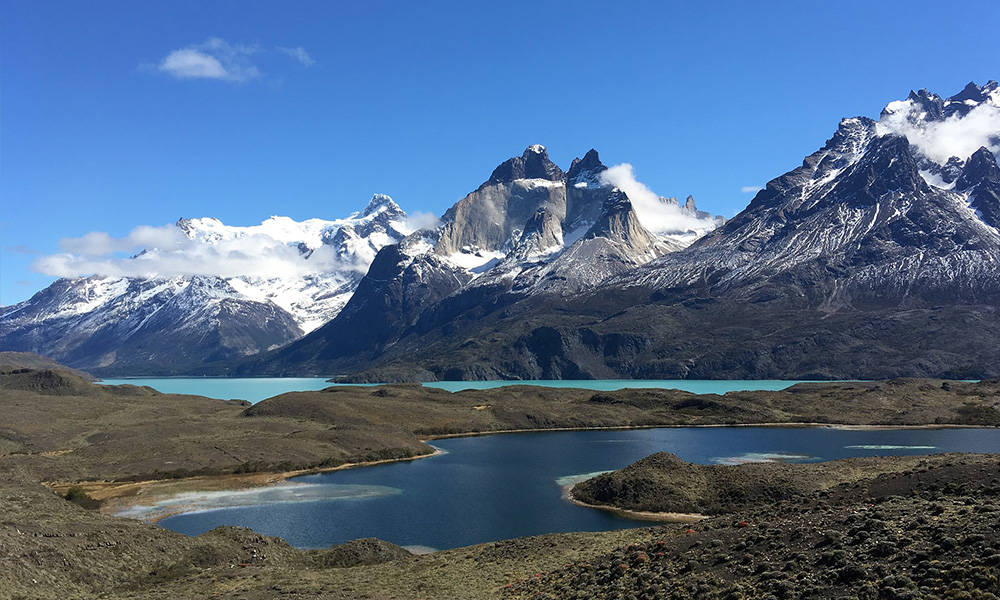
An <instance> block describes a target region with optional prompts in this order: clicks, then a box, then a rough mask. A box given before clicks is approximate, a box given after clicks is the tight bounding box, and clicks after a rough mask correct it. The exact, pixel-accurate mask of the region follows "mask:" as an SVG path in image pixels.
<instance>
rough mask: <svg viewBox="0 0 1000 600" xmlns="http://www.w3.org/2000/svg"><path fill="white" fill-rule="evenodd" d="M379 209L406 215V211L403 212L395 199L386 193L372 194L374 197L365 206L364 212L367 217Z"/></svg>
mask: <svg viewBox="0 0 1000 600" xmlns="http://www.w3.org/2000/svg"><path fill="white" fill-rule="evenodd" d="M379 211H381V212H385V213H390V214H393V215H402V216H406V213H404V212H403V209H401V208H400V207H399V205H398V204H396V203H395V202H394V201H393V199H392V198H390V197H389V196H387V195H385V194H374V195H373V196H372V199H371V200H369V201H368V206H366V207H365V210H364V212H363V213H362V214H363V215H364V216H366V217H367V216H369V215H371V214H373V213H376V212H379Z"/></svg>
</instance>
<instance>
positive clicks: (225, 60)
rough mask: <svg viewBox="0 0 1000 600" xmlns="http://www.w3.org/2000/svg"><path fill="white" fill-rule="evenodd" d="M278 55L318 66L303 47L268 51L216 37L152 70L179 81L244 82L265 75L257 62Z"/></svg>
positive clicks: (167, 58) (177, 53)
mask: <svg viewBox="0 0 1000 600" xmlns="http://www.w3.org/2000/svg"><path fill="white" fill-rule="evenodd" d="M275 56H287V57H290V58H292V59H294V60H295V61H297V62H298V63H299V64H301V65H303V66H307V67H308V66H311V65H313V64H315V63H316V61H315V60H313V58H312V57H311V56H310V55H309V53H308V52H307V51H306V49H305V48H303V47H302V46H296V47H295V48H285V47H277V48H274V49H273V50H266V49H264V48H261V47H260V46H257V45H251V44H234V43H230V42H227V41H226V40H224V39H222V38H217V37H216V38H210V39H208V40H207V41H205V42H204V43H201V44H194V45H191V46H186V47H184V48H180V49H178V50H173V51H171V52H170V53H169V54H167V55H166V56H165V57H164V58H163V59H162V60H160V62H159V63H157V64H156V65H152V67H153V68H154V69H155V70H157V71H160V72H161V73H166V74H167V75H170V76H171V77H174V78H175V79H217V80H220V81H231V82H235V83H243V82H247V81H250V80H253V79H259V78H262V77H263V76H264V72H263V71H262V70H261V69H260V68H259V67H258V66H257V64H256V63H255V61H258V60H259V59H265V58H267V57H271V58H272V60H273V57H275ZM148 66H150V65H147V67H148Z"/></svg>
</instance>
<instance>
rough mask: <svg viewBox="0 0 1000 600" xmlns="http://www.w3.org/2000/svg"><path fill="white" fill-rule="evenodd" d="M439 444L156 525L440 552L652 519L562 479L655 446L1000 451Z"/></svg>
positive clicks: (514, 437) (787, 431)
mask: <svg viewBox="0 0 1000 600" xmlns="http://www.w3.org/2000/svg"><path fill="white" fill-rule="evenodd" d="M434 445H435V446H437V447H439V448H441V449H442V450H444V451H445V452H446V454H441V455H438V456H434V457H431V458H424V459H420V460H415V461H410V462H402V463H391V464H385V465H378V466H373V467H364V468H359V469H350V470H345V471H337V472H332V473H326V474H321V475H310V476H306V477H299V478H296V479H295V480H293V481H292V482H290V483H288V484H283V485H281V486H278V487H276V488H271V489H267V488H265V489H263V490H255V491H248V492H239V493H237V494H235V495H234V494H222V493H215V494H206V495H204V497H203V498H201V499H196V501H195V502H193V504H196V505H199V506H204V507H207V508H211V507H218V506H227V505H231V504H240V505H241V506H231V507H227V508H215V509H211V510H204V511H201V512H193V513H187V514H183V515H179V516H175V517H170V518H167V519H164V520H162V521H160V525H162V526H163V527H166V528H168V529H173V530H175V531H179V532H182V533H186V534H189V535H197V534H200V533H203V532H205V531H208V530H210V529H213V528H215V527H218V526H220V525H241V526H244V527H250V528H252V529H254V530H255V531H258V532H260V533H264V534H267V535H275V536H280V537H282V538H284V539H285V540H287V541H288V542H290V543H291V544H293V545H295V546H297V547H300V548H319V547H325V546H330V545H332V544H339V543H343V542H346V541H348V540H352V539H356V538H362V537H372V536H374V537H378V538H381V539H384V540H388V541H390V542H393V543H396V544H399V545H402V546H411V547H412V546H422V547H430V548H434V549H444V548H455V547H459V546H466V545H470V544H477V543H481V542H487V541H492V540H499V539H507V538H513V537H520V536H528V535H539V534H543V533H552V532H566V531H604V530H610V529H620V528H625V527H639V526H645V525H648V523H643V522H638V521H631V520H628V519H624V518H621V517H617V516H614V515H612V514H609V513H606V512H603V511H599V510H594V509H588V508H583V507H580V506H576V505H573V504H571V503H569V502H568V501H566V500H565V499H564V498H563V496H562V489H561V484H562V483H565V482H566V481H567V480H568V479H567V478H572V477H573V476H579V475H582V474H587V473H594V472H598V471H607V470H613V469H619V468H621V467H624V466H625V465H627V464H629V463H632V462H634V461H636V460H638V459H640V458H642V457H644V456H647V455H649V454H652V453H654V452H660V451H667V452H672V453H674V454H676V455H677V456H679V457H681V458H682V459H685V460H688V461H691V462H697V463H702V464H713V463H721V464H725V463H738V462H744V461H755V460H775V459H779V460H789V461H796V462H806V461H825V460H832V459H836V458H846V457H852V456H873V455H913V454H933V453H939V452H1000V429H909V430H899V429H895V430H893V429H888V430H851V429H836V428H769V427H734V428H728V427H727V428H676V429H647V430H632V431H580V432H555V433H526V434H509V435H495V436H484V437H470V438H455V439H447V440H439V441H437V442H434ZM191 500H192V499H191V498H186V499H185V500H184V502H189V503H192V502H191ZM133 516H140V517H141V516H142V515H141V514H134V515H133Z"/></svg>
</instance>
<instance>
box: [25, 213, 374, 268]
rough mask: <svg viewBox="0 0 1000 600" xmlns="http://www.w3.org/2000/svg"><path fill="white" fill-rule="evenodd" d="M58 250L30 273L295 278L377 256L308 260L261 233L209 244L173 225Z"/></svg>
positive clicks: (84, 240)
mask: <svg viewBox="0 0 1000 600" xmlns="http://www.w3.org/2000/svg"><path fill="white" fill-rule="evenodd" d="M60 247H61V249H62V250H63V252H62V253H60V254H54V255H50V256H44V257H41V258H39V259H38V260H36V261H35V262H34V263H33V264H32V269H34V270H35V271H37V272H39V273H43V274H45V275H51V276H54V277H81V276H86V275H93V274H96V275H104V276H112V277H157V276H158V277H173V276H190V275H216V276H219V277H239V276H255V277H266V278H272V277H283V278H294V277H302V276H305V275H309V274H313V273H320V272H324V271H329V270H331V269H333V268H337V269H344V268H356V270H359V271H362V272H363V271H365V270H367V266H368V265H367V263H366V262H365V261H368V262H370V261H371V259H372V258H374V253H372V256H367V255H364V254H363V253H359V255H358V256H357V257H356V259H354V258H351V257H350V256H348V257H340V256H338V254H337V252H336V249H334V248H332V247H330V246H322V247H320V248H317V249H316V250H315V251H314V252H312V253H311V255H309V256H308V257H306V256H305V255H303V254H302V253H300V252H299V250H298V247H297V245H295V244H289V243H286V242H285V241H282V240H278V239H275V238H274V237H271V236H269V235H264V234H260V233H252V234H249V235H240V236H238V237H234V238H232V239H212V240H211V241H206V240H205V239H200V240H199V239H191V238H189V237H187V236H186V235H184V232H183V231H181V230H180V229H179V228H178V227H176V226H174V225H164V226H162V227H149V226H142V227H137V228H135V229H133V230H132V232H131V233H129V234H128V235H127V236H125V237H122V238H115V237H112V236H110V235H108V234H107V233H104V232H92V233H88V234H87V235H85V236H83V237H79V238H65V239H63V240H61V241H60ZM140 251H141V252H140ZM136 252H139V254H138V255H136V256H132V257H129V256H124V255H127V254H133V253H136ZM355 262H356V263H357V264H353V263H355Z"/></svg>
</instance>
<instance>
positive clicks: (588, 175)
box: [566, 148, 608, 185]
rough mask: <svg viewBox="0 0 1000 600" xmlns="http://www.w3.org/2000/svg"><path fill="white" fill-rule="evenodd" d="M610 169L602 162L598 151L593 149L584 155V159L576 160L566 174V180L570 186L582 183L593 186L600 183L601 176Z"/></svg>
mask: <svg viewBox="0 0 1000 600" xmlns="http://www.w3.org/2000/svg"><path fill="white" fill-rule="evenodd" d="M607 170H608V168H607V167H606V166H605V165H604V163H602V162H601V157H600V156H599V155H598V153H597V150H594V149H593V148H591V149H590V150H588V151H587V153H586V154H584V155H583V158H574V159H573V163H572V164H571V165H570V167H569V171H567V172H566V179H567V181H569V184H570V185H578V184H581V183H584V184H588V185H593V184H597V183H599V182H600V175H601V173H603V172H604V171H607Z"/></svg>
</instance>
